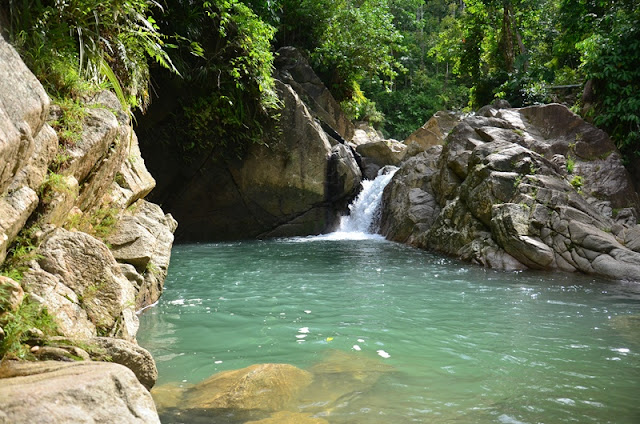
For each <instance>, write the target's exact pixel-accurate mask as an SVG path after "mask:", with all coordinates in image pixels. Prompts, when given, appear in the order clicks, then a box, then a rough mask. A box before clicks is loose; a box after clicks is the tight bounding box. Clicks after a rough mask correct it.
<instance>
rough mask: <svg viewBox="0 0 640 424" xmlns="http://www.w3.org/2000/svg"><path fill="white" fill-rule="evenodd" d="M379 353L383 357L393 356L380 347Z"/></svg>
mask: <svg viewBox="0 0 640 424" xmlns="http://www.w3.org/2000/svg"><path fill="white" fill-rule="evenodd" d="M376 352H377V353H378V355H380V356H382V357H383V358H385V359H386V358H391V355H389V354H388V353H387V352H385V351H384V350H382V349H380V350H377V351H376Z"/></svg>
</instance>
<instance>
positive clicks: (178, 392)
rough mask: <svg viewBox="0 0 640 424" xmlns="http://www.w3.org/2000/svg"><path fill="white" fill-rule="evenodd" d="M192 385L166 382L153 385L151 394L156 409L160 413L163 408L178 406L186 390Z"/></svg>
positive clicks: (180, 404)
mask: <svg viewBox="0 0 640 424" xmlns="http://www.w3.org/2000/svg"><path fill="white" fill-rule="evenodd" d="M192 386H193V385H192V384H190V385H186V384H185V383H181V384H178V383H167V384H163V385H161V386H154V387H153V389H152V390H151V395H152V396H153V401H154V402H155V404H156V407H157V408H158V411H159V412H160V413H162V411H164V410H169V409H177V408H180V407H181V406H182V401H183V399H184V394H185V392H186V390H187V389H188V388H191V387H192Z"/></svg>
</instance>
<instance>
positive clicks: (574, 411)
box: [138, 236, 640, 424]
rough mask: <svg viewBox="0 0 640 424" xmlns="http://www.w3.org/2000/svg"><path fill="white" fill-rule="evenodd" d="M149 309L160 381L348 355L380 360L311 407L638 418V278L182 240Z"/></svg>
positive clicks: (332, 241)
mask: <svg viewBox="0 0 640 424" xmlns="http://www.w3.org/2000/svg"><path fill="white" fill-rule="evenodd" d="M140 320H141V327H140V331H139V333H138V341H139V343H140V344H141V345H142V346H143V347H145V348H147V349H149V350H150V351H151V353H152V354H153V355H154V357H155V359H156V362H157V365H158V369H159V374H160V376H159V380H158V386H162V385H165V384H166V383H172V382H174V383H179V384H182V385H185V386H187V385H189V384H192V383H197V382H199V381H201V380H203V379H205V378H207V377H209V376H210V375H212V374H214V373H216V372H219V371H224V370H232V369H238V368H243V367H246V366H249V365H251V364H258V363H267V362H272V363H288V364H293V365H295V366H297V367H300V368H303V369H312V367H314V366H316V367H317V366H318V364H322V363H326V361H327V360H328V361H331V358H335V357H336V355H337V357H339V358H341V359H340V361H342V362H343V364H342V366H346V368H347V369H348V368H349V365H348V363H349V362H351V363H353V364H366V365H365V367H366V368H369V369H375V370H376V373H375V377H376V378H368V376H367V375H365V374H366V373H364V374H363V373H362V372H361V373H360V374H358V373H355V374H354V375H355V378H356V380H357V379H358V375H361V376H362V375H364V377H362V378H361V380H362V384H360V385H357V384H356V385H355V386H353V385H352V386H353V387H351V386H350V384H351V383H353V381H355V380H353V377H354V375H352V376H351V377H352V378H351V380H349V383H348V384H347V383H346V381H347V380H340V378H336V380H335V385H336V387H335V393H336V394H337V395H336V396H334V397H331V396H329V395H327V393H326V391H327V387H324V391H322V393H320V392H318V394H317V396H318V398H317V399H314V401H313V402H312V403H308V402H307V403H306V404H300V405H299V406H298V410H302V411H307V412H311V413H312V414H313V415H314V416H317V417H322V418H323V419H325V420H327V421H328V422H330V423H332V424H343V423H398V424H403V423H410V422H419V423H452V422H455V423H491V422H497V423H564V422H577V423H589V422H594V423H638V422H640V402H639V401H638V395H639V394H640V285H638V284H633V283H621V282H612V281H606V280H600V279H597V278H594V277H587V276H583V275H572V274H566V273H543V272H517V273H516V272H500V271H491V270H487V269H483V268H480V267H476V266H471V265H467V264H463V263H460V262H457V261H455V260H451V259H448V258H443V257H441V256H437V255H433V254H430V253H426V252H423V251H420V250H416V249H412V248H410V247H407V246H403V245H399V244H396V243H391V242H388V241H385V240H383V239H381V238H376V237H373V238H371V237H369V238H367V237H363V239H362V240H349V239H341V237H332V236H329V237H326V236H325V237H316V238H293V239H280V240H270V241H249V242H233V243H217V244H200V245H178V246H175V248H174V250H173V256H172V262H171V267H170V270H169V276H168V279H167V281H166V284H165V292H164V294H163V296H162V299H161V301H160V302H159V304H158V305H157V306H155V307H153V308H150V309H148V310H146V311H145V312H144V313H143V314H142V315H141V317H140ZM345 364H346V365H345ZM377 371H380V372H377ZM341 390H342V391H344V393H341ZM323 396H325V397H326V399H324V398H322V397H323ZM268 415H269V414H266V416H268ZM161 417H162V418H163V422H165V423H171V422H186V423H191V422H213V423H216V424H218V423H242V422H245V421H246V420H247V419H246V417H245V418H243V417H244V416H243V415H242V414H235V413H234V412H233V411H227V410H225V411H208V412H206V413H203V412H202V411H200V412H199V414H195V415H193V416H190V415H189V414H188V413H187V412H184V413H180V412H179V411H178V412H176V411H175V410H174V411H172V412H171V413H167V412H166V411H165V412H162V411H161ZM258 418H259V416H258Z"/></svg>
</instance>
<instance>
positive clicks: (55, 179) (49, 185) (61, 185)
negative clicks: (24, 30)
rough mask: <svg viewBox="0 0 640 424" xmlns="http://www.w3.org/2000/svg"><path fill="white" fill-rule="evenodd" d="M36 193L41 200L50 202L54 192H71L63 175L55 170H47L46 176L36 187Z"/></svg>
mask: <svg viewBox="0 0 640 424" xmlns="http://www.w3.org/2000/svg"><path fill="white" fill-rule="evenodd" d="M38 192H39V193H38V194H39V196H40V199H41V201H42V202H44V203H45V204H46V203H50V202H51V201H52V200H53V196H54V193H67V194H70V193H72V190H71V188H70V187H69V185H68V184H67V182H66V181H65V177H64V176H63V175H60V174H56V173H55V172H51V171H49V174H47V178H46V179H45V181H44V182H43V183H42V185H41V186H40V188H39V189H38Z"/></svg>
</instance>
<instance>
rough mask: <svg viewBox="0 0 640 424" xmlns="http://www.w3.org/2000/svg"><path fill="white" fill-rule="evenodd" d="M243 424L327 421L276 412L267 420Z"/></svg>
mask: <svg viewBox="0 0 640 424" xmlns="http://www.w3.org/2000/svg"><path fill="white" fill-rule="evenodd" d="M245 424H329V421H327V420H325V419H323V418H315V417H313V416H312V415H311V414H304V413H301V412H289V411H281V412H276V413H275V414H273V415H271V416H270V417H269V418H264V419H262V420H258V421H247V422H246V423H245Z"/></svg>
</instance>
